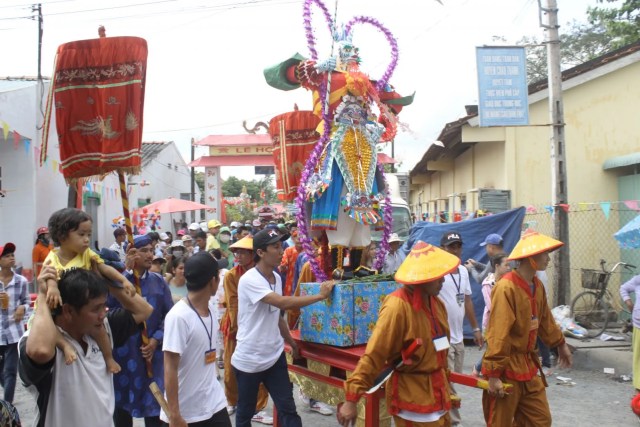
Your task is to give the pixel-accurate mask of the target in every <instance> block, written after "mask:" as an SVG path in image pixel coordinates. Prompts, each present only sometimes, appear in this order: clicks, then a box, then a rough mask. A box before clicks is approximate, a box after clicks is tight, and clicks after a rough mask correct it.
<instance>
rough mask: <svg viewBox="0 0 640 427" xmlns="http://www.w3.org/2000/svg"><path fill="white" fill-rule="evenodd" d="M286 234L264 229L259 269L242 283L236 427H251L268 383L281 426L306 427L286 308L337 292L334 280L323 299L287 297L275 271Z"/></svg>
mask: <svg viewBox="0 0 640 427" xmlns="http://www.w3.org/2000/svg"><path fill="white" fill-rule="evenodd" d="M283 238H284V236H282V235H281V234H280V233H278V231H276V230H268V229H265V230H262V231H260V232H258V233H257V234H256V235H255V236H254V238H253V253H254V259H255V261H256V266H255V267H254V268H252V269H250V270H249V271H247V272H246V273H245V274H244V275H243V276H242V277H241V278H240V283H239V285H238V333H237V336H236V337H237V347H236V350H235V352H234V353H233V356H232V358H231V364H232V365H233V368H234V372H235V374H236V379H237V382H238V409H237V412H236V427H250V426H251V418H252V417H253V415H254V411H255V407H256V399H257V394H258V386H259V385H260V383H263V384H264V385H265V386H266V387H267V390H268V391H269V394H270V395H271V398H272V399H273V403H274V404H275V406H276V408H277V410H278V420H279V425H281V426H283V427H301V426H302V421H301V419H300V416H299V415H298V413H297V412H296V406H295V403H294V400H293V387H292V385H291V381H290V380H289V373H288V370H287V361H286V359H285V355H284V342H285V341H286V342H287V344H289V345H290V346H291V348H292V351H293V356H294V358H297V356H298V347H297V345H296V343H295V341H294V340H293V338H292V337H291V334H290V333H289V327H288V326H287V322H286V321H285V320H284V318H283V317H282V316H281V310H291V309H296V308H301V307H306V306H307V305H310V304H313V303H315V302H318V301H322V300H324V299H325V298H327V297H328V296H329V295H330V294H331V289H332V288H333V285H334V283H333V282H325V283H323V284H322V285H321V287H320V293H319V294H318V295H305V296H299V297H294V296H289V297H287V296H282V280H281V278H280V275H279V274H277V273H276V272H275V271H274V270H275V269H276V267H278V265H280V261H281V259H282V253H283V250H282V240H283Z"/></svg>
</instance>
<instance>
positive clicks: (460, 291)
mask: <svg viewBox="0 0 640 427" xmlns="http://www.w3.org/2000/svg"><path fill="white" fill-rule="evenodd" d="M440 247H441V248H442V249H444V250H445V251H447V252H449V253H450V254H453V255H455V256H457V257H458V258H460V256H461V255H462V236H461V235H460V233H459V232H457V231H448V232H446V233H444V234H443V235H442V238H441V239H440ZM438 296H439V298H440V299H441V300H442V302H444V305H445V307H446V308H447V317H448V319H449V331H450V334H451V340H450V341H451V347H450V348H449V369H450V370H452V371H454V372H462V365H463V364H464V342H463V341H464V335H463V332H462V325H463V323H464V317H465V316H466V317H467V319H469V323H470V324H471V327H472V328H473V339H474V341H475V342H476V344H477V345H478V346H480V347H482V344H483V340H482V331H481V329H480V328H479V327H478V321H477V319H476V315H475V312H474V310H473V302H472V301H471V284H470V282H469V272H468V271H467V269H466V268H465V267H464V266H461V265H459V266H458V271H455V272H453V273H450V274H447V275H446V276H444V284H443V285H442V290H441V291H440V294H439V295H438ZM452 388H453V385H452ZM454 393H455V390H454ZM450 415H451V425H452V426H457V425H460V422H461V418H460V411H459V409H457V408H451V411H450Z"/></svg>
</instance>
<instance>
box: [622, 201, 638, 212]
mask: <svg viewBox="0 0 640 427" xmlns="http://www.w3.org/2000/svg"><path fill="white" fill-rule="evenodd" d="M624 205H625V206H626V207H628V208H629V209H631V210H634V211H637V210H638V201H637V200H625V201H624Z"/></svg>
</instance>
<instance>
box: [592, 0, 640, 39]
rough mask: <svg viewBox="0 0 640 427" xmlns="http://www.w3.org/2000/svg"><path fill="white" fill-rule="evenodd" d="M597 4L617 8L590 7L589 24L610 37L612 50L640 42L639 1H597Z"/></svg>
mask: <svg viewBox="0 0 640 427" xmlns="http://www.w3.org/2000/svg"><path fill="white" fill-rule="evenodd" d="M598 2H599V3H601V4H604V3H617V4H618V5H617V7H616V6H615V5H614V6H613V7H590V8H589V9H587V15H588V16H589V22H590V23H591V24H592V25H598V26H601V27H602V28H604V29H605V31H606V33H607V34H608V35H609V36H610V37H612V46H613V48H619V47H622V46H625V45H628V44H630V43H634V42H636V41H638V40H640V0H624V1H622V2H621V1H620V0H598Z"/></svg>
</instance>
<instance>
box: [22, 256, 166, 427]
mask: <svg viewBox="0 0 640 427" xmlns="http://www.w3.org/2000/svg"><path fill="white" fill-rule="evenodd" d="M129 254H130V255H131V256H132V257H134V256H135V249H131V250H130V251H129ZM57 277H58V276H57V272H56V269H55V268H54V267H52V266H50V265H45V266H44V267H43V268H42V271H41V272H40V275H39V276H38V299H37V300H36V307H37V308H36V311H35V315H34V317H33V323H32V325H31V329H30V330H29V331H27V332H26V333H25V334H24V335H23V336H22V339H21V340H20V343H19V345H18V347H19V355H20V365H19V372H20V378H21V379H22V382H23V383H24V384H25V385H27V387H28V388H29V390H30V391H32V392H33V393H34V394H35V397H36V402H37V406H38V419H37V424H34V425H37V426H38V427H57V426H96V427H113V418H112V417H113V412H114V408H115V392H114V389H113V374H110V373H109V372H108V371H107V366H106V364H105V361H104V356H103V355H102V352H101V351H100V348H99V347H98V344H97V343H96V341H95V340H94V339H93V338H91V336H90V335H89V334H91V335H95V333H96V332H97V331H98V330H100V329H103V328H104V329H106V330H107V334H108V335H109V337H110V339H111V342H112V344H113V346H115V347H118V346H121V345H123V344H124V343H125V341H126V340H127V339H128V338H129V336H131V335H133V334H134V333H136V332H137V331H138V330H139V325H140V324H141V323H142V322H143V321H145V320H146V319H147V318H148V317H149V316H150V315H151V313H152V311H153V307H151V305H149V304H148V303H147V302H146V301H145V300H144V299H143V298H142V297H141V296H140V295H138V294H136V295H134V296H133V297H130V296H129V295H128V294H127V293H126V291H125V290H124V289H121V288H111V289H110V291H109V290H107V284H106V283H105V281H104V279H103V278H102V277H100V276H98V275H97V274H95V273H93V272H92V271H89V270H83V269H72V270H68V271H67V272H65V273H63V274H62V276H61V278H60V280H59V282H58V288H59V289H60V295H61V296H62V301H63V304H62V306H61V307H58V309H57V313H55V312H54V313H55V316H52V313H51V310H49V306H48V305H47V301H46V291H47V285H46V281H47V280H57ZM108 292H111V293H112V294H113V295H114V296H115V297H116V298H117V299H118V300H119V301H120V303H121V304H122V306H123V307H124V309H115V310H109V311H108V312H107V311H106V301H107V293H108ZM58 330H59V331H60V332H61V333H62V335H63V336H64V337H65V339H67V340H68V341H69V342H70V343H71V345H73V347H74V348H75V349H76V351H77V355H78V360H76V361H75V362H73V363H72V364H70V365H69V364H67V363H65V358H64V354H63V352H62V351H59V350H57V348H56V337H57V336H58V334H57V332H58Z"/></svg>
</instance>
